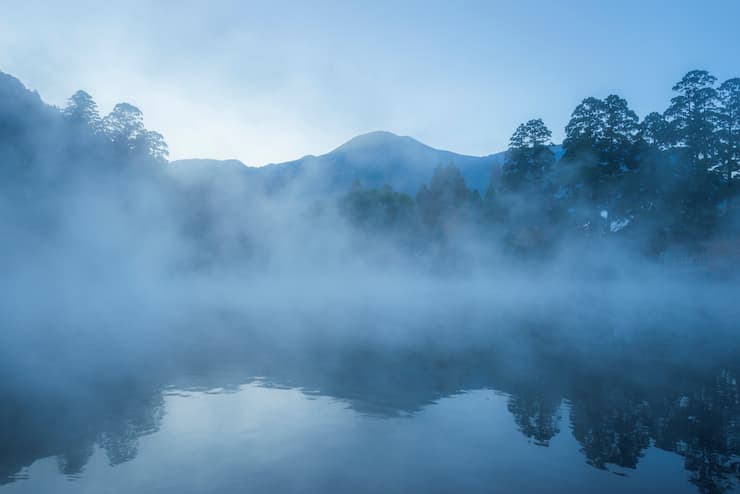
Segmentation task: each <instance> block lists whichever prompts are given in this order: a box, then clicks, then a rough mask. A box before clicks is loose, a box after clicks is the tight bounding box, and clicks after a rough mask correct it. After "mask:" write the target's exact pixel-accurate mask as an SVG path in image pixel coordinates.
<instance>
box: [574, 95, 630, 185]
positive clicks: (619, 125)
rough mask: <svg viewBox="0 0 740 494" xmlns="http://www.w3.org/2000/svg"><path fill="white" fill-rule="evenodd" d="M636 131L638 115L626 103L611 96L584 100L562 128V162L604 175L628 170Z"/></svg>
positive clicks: (615, 96)
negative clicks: (588, 166) (596, 169)
mask: <svg viewBox="0 0 740 494" xmlns="http://www.w3.org/2000/svg"><path fill="white" fill-rule="evenodd" d="M639 130H640V127H639V119H638V117H637V114H635V112H634V111H632V110H631V109H630V108H629V104H628V103H627V101H626V100H625V99H623V98H620V97H619V96H617V95H614V94H612V95H609V96H607V97H606V99H604V100H600V99H598V98H594V97H589V98H586V99H584V100H583V101H582V102H581V103H580V104H579V105H578V106H577V107H576V109H575V110H573V114H572V115H571V119H570V121H569V122H568V125H567V126H566V127H565V136H566V137H565V140H564V141H563V148H564V150H565V155H564V159H565V161H566V162H568V161H572V162H579V163H582V164H591V165H592V166H598V167H601V169H602V172H603V173H602V174H604V175H616V174H618V173H620V172H624V171H626V170H627V169H628V168H630V167H631V161H630V158H631V154H632V146H633V145H634V144H635V142H636V139H637V136H638V134H639Z"/></svg>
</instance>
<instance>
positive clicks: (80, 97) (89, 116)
mask: <svg viewBox="0 0 740 494" xmlns="http://www.w3.org/2000/svg"><path fill="white" fill-rule="evenodd" d="M62 113H63V114H64V116H65V117H67V118H68V119H69V120H70V121H71V122H73V123H74V124H77V125H87V126H89V127H90V129H91V130H92V131H93V132H95V133H97V132H100V130H101V128H102V127H101V124H102V122H101V120H100V114H99V113H98V105H97V103H95V100H94V99H93V97H92V96H90V95H89V94H88V93H86V92H85V91H82V90H79V91H77V92H76V93H74V94H73V95H72V96H70V98H69V100H68V102H67V106H66V107H65V108H64V110H62Z"/></svg>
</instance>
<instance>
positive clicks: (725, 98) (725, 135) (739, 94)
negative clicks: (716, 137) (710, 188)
mask: <svg viewBox="0 0 740 494" xmlns="http://www.w3.org/2000/svg"><path fill="white" fill-rule="evenodd" d="M719 98H720V101H721V103H722V106H721V108H720V111H719V119H718V122H719V127H720V158H721V160H722V165H723V175H724V178H725V180H726V181H727V183H728V184H729V185H732V184H733V174H734V173H736V172H738V171H740V78H733V79H729V80H727V81H725V82H723V83H722V85H721V86H720V87H719Z"/></svg>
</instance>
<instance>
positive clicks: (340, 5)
mask: <svg viewBox="0 0 740 494" xmlns="http://www.w3.org/2000/svg"><path fill="white" fill-rule="evenodd" d="M0 12H1V14H0V70H2V71H5V72H9V73H11V74H13V75H15V76H16V77H19V78H20V79H21V80H22V81H23V82H24V83H25V84H26V85H27V86H29V87H31V88H32V89H36V90H38V91H39V92H40V93H41V94H42V96H43V97H44V98H45V99H46V101H48V102H50V103H53V104H57V105H62V104H64V102H65V100H66V98H67V97H68V96H69V95H70V94H72V93H73V92H74V91H75V90H76V89H79V88H82V89H85V90H87V91H88V92H90V93H91V94H92V95H93V96H94V97H95V98H96V100H97V101H98V103H99V104H100V106H101V110H102V111H105V112H107V111H109V110H110V108H111V107H112V105H113V104H114V103H115V102H118V101H121V100H126V101H129V102H131V103H133V104H135V105H137V106H139V107H140V108H141V109H142V110H143V111H144V116H145V119H146V122H147V125H148V127H150V128H154V129H157V130H159V131H160V132H162V133H163V134H164V135H165V138H166V139H167V141H168V143H169V144H170V148H171V152H172V157H173V158H182V157H212V158H232V157H233V158H239V159H241V160H242V161H244V162H246V163H248V164H253V165H260V164H265V163H267V162H271V161H283V160H287V159H292V158H296V157H300V156H302V155H305V154H318V153H322V152H325V151H328V150H330V149H331V148H333V147H336V146H337V145H339V144H341V143H342V142H343V141H345V140H347V139H348V138H350V137H352V136H354V135H356V134H359V133H363V132H368V131H371V130H378V129H383V130H390V131H392V132H396V133H399V134H405V135H412V136H414V137H416V138H418V139H420V140H421V141H423V142H426V143H427V144H430V145H432V146H434V147H439V148H445V149H450V150H453V151H457V152H462V153H468V154H477V155H482V154H488V153H491V152H495V151H499V150H501V149H503V148H505V146H506V143H507V141H508V138H509V136H510V135H511V133H512V131H513V130H514V128H515V127H516V125H517V124H518V123H520V122H522V121H525V120H527V119H530V118H533V117H542V118H543V119H544V120H545V122H546V123H547V124H548V125H549V126H550V127H551V128H552V129H553V132H554V137H555V139H556V140H559V139H561V138H562V129H563V127H564V125H565V123H566V122H567V119H568V116H569V115H570V113H571V111H572V110H573V108H574V106H575V105H576V104H577V103H578V102H579V101H580V100H581V99H582V98H583V97H585V96H589V95H594V96H599V97H602V96H606V95H607V94H609V93H612V92H616V93H618V94H620V95H622V96H624V97H626V98H627V99H628V101H629V102H630V103H631V104H632V106H633V108H634V109H635V110H636V111H637V112H638V114H640V115H641V116H643V115H644V114H645V113H647V112H650V111H653V110H663V109H664V108H665V106H666V104H667V101H668V99H669V98H670V96H671V91H670V88H671V86H672V85H673V83H674V82H675V81H676V80H678V79H679V78H680V77H681V76H682V75H683V74H684V73H685V72H686V71H688V70H690V69H693V68H706V69H708V70H710V71H711V72H713V73H714V74H715V75H716V76H718V77H719V78H720V79H725V78H728V77H731V76H738V75H740V28H739V27H738V26H739V21H738V19H740V0H726V1H711V0H706V1H703V2H699V1H696V0H691V1H690V0H672V1H662V0H661V1H650V0H619V1H611V0H610V1H606V0H604V1H598V0H591V1H587V0H582V1H577V0H573V1H555V0H550V1H545V0H542V1H523V0H518V1H493V0H491V1H487V2H473V1H455V2H453V1H449V2H435V1H422V2H411V1H408V2H405V1H400V0H399V1H390V2H385V1H378V0H372V1H371V0H367V1H363V2H350V1H338V2H321V1H303V2H286V3H283V2H277V1H269V2H267V1H265V2H259V3H256V2H255V3H252V2H247V1H216V0H211V1H208V2H206V1H201V2H186V1H172V2H165V1H154V0H147V1H143V0H142V1H127V2H116V1H110V2H107V1H106V2H99V1H96V2H82V1H73V0H65V1H64V2H57V1H47V2H37V1H28V0H23V1H22V0H0Z"/></svg>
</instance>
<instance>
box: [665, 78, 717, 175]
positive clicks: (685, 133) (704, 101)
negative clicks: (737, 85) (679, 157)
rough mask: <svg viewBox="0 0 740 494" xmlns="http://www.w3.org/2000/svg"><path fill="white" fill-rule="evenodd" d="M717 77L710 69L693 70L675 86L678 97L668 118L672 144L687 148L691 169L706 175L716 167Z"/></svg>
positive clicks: (670, 108)
mask: <svg viewBox="0 0 740 494" xmlns="http://www.w3.org/2000/svg"><path fill="white" fill-rule="evenodd" d="M715 82H717V78H716V77H714V76H713V75H711V74H710V73H709V72H707V71H706V70H692V71H691V72H689V73H687V74H686V75H685V76H684V77H683V78H682V79H681V80H680V81H678V82H677V83H676V85H675V86H673V91H675V92H677V93H678V95H677V96H675V97H673V98H672V99H671V105H670V107H669V108H668V110H666V113H665V115H666V119H667V120H668V122H669V123H670V124H671V133H672V141H673V142H674V143H675V144H677V145H679V146H681V147H683V148H685V150H686V151H687V153H688V160H689V164H690V167H691V170H692V171H693V172H694V173H695V174H697V175H698V176H703V175H706V173H707V170H708V169H709V168H710V167H711V166H713V165H714V164H715V160H716V154H717V152H716V151H717V150H716V139H715V138H716V135H715V125H716V122H717V98H718V94H717V90H716V89H715V88H714V84H715Z"/></svg>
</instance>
